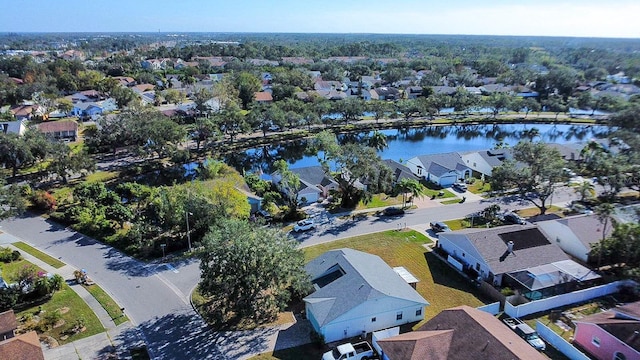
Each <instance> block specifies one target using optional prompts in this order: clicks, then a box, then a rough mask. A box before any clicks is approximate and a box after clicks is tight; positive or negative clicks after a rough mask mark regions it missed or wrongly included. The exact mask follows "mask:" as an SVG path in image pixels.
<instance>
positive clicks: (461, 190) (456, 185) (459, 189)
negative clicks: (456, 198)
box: [451, 183, 467, 192]
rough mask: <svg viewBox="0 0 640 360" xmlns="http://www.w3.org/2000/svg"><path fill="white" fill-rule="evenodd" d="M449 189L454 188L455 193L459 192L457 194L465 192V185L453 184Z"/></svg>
mask: <svg viewBox="0 0 640 360" xmlns="http://www.w3.org/2000/svg"><path fill="white" fill-rule="evenodd" d="M451 187H452V188H454V189H455V190H456V191H459V192H466V191H467V184H465V183H455V184H453V185H452V186H451Z"/></svg>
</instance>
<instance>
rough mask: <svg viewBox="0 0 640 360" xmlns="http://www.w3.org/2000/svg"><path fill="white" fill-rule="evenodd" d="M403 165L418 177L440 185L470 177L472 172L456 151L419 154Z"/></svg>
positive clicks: (445, 185) (443, 185)
mask: <svg viewBox="0 0 640 360" xmlns="http://www.w3.org/2000/svg"><path fill="white" fill-rule="evenodd" d="M405 165H406V166H407V167H408V168H409V169H411V172H413V173H414V174H415V175H416V176H418V177H419V178H421V179H424V180H426V181H430V182H433V183H435V184H438V185H440V186H442V187H447V186H451V185H453V184H454V183H455V182H456V181H458V179H466V178H468V177H471V173H472V172H471V168H470V167H469V166H467V165H466V164H465V163H464V161H463V160H462V157H461V156H460V154H459V153H457V152H450V153H444V154H430V155H420V156H416V157H413V158H411V159H409V160H407V161H406V163H405Z"/></svg>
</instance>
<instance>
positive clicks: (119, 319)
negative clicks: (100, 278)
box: [82, 284, 129, 326]
mask: <svg viewBox="0 0 640 360" xmlns="http://www.w3.org/2000/svg"><path fill="white" fill-rule="evenodd" d="M82 286H83V287H84V288H85V289H87V291H88V292H89V293H90V294H91V295H92V296H93V297H94V298H96V300H98V302H99V303H100V305H102V307H103V308H104V309H105V310H106V311H107V313H108V314H109V316H111V319H113V322H114V323H115V324H116V326H118V325H120V324H122V323H124V322H127V321H128V320H129V318H127V316H126V315H125V314H124V313H123V312H122V310H121V308H120V306H119V305H118V304H116V302H115V301H113V299H112V298H111V296H109V294H107V293H106V292H105V291H104V290H103V289H102V288H101V287H100V286H98V285H95V284H94V285H88V286H87V285H82Z"/></svg>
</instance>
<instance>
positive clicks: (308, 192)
mask: <svg viewBox="0 0 640 360" xmlns="http://www.w3.org/2000/svg"><path fill="white" fill-rule="evenodd" d="M290 170H291V172H293V173H295V174H297V175H298V177H299V178H300V189H299V191H298V201H299V202H301V203H313V202H316V201H318V200H321V199H325V198H327V196H329V191H331V190H336V189H337V188H338V183H337V182H336V180H335V179H333V178H332V177H330V176H327V174H326V173H325V172H324V170H323V169H322V167H321V166H307V167H302V168H294V169H290ZM271 178H272V179H273V182H274V183H275V184H276V186H279V182H280V175H279V174H278V172H274V173H273V174H271ZM280 191H287V190H286V189H280Z"/></svg>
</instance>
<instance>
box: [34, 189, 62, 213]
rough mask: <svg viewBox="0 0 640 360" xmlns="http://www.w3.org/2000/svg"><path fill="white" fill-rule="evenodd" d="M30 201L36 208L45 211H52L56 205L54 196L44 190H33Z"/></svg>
mask: <svg viewBox="0 0 640 360" xmlns="http://www.w3.org/2000/svg"><path fill="white" fill-rule="evenodd" d="M31 202H32V203H33V206H34V207H35V208H36V209H38V210H42V211H46V212H51V211H54V210H55V209H56V207H57V202H56V198H54V197H53V195H51V194H50V193H49V192H47V191H44V190H38V191H36V192H34V193H33V195H32V196H31Z"/></svg>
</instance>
